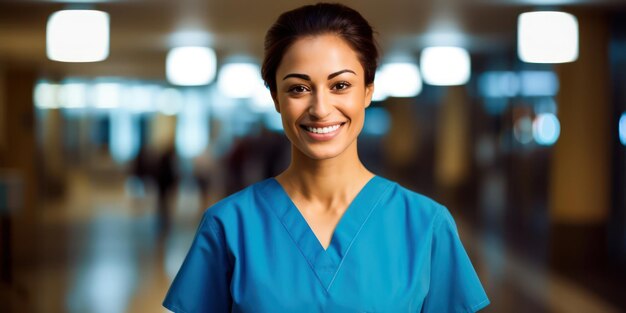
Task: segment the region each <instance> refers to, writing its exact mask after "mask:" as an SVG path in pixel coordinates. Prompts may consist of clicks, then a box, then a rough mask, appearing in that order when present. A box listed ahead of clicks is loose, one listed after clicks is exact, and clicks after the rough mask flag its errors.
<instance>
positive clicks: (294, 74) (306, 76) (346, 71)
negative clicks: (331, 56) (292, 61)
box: [283, 69, 356, 81]
mask: <svg viewBox="0 0 626 313" xmlns="http://www.w3.org/2000/svg"><path fill="white" fill-rule="evenodd" d="M343 73H352V74H354V75H356V73H355V72H354V71H352V70H348V69H346V70H341V71H337V72H334V73H332V74H330V75H328V78H327V79H329V80H330V79H333V78H335V77H337V76H339V75H341V74H343ZM289 77H295V78H300V79H303V80H308V81H311V77H310V76H309V75H306V74H298V73H292V74H287V75H286V76H285V77H283V80H285V79H287V78H289Z"/></svg>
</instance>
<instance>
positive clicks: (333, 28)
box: [261, 3, 378, 93]
mask: <svg viewBox="0 0 626 313" xmlns="http://www.w3.org/2000/svg"><path fill="white" fill-rule="evenodd" d="M322 34H335V35H338V36H339V37H341V38H342V39H343V40H345V41H346V42H347V43H348V45H350V47H352V49H353V50H354V51H355V52H356V54H357V56H358V58H359V62H360V63H361V65H362V66H363V69H364V71H365V85H369V84H371V83H373V82H374V75H375V74H376V67H377V66H378V49H377V45H376V41H375V40H374V36H373V30H372V27H371V26H370V25H369V23H368V22H367V21H366V20H365V18H363V16H361V14H359V12H357V11H355V10H353V9H351V8H349V7H347V6H345V5H342V4H336V3H318V4H314V5H306V6H303V7H300V8H297V9H295V10H291V11H288V12H285V13H283V14H281V15H280V16H279V17H278V19H277V20H276V22H275V23H274V25H272V27H270V29H269V30H268V31H267V34H266V35H265V57H264V59H263V65H262V67H261V75H262V76H263V80H264V81H265V85H266V86H267V87H269V89H270V91H271V92H272V93H275V92H276V70H277V69H278V66H279V65H280V62H281V61H282V59H283V55H284V54H285V52H286V51H287V49H289V47H290V46H291V45H292V44H293V43H294V42H295V41H296V40H298V39H300V38H302V37H306V36H315V35H322Z"/></svg>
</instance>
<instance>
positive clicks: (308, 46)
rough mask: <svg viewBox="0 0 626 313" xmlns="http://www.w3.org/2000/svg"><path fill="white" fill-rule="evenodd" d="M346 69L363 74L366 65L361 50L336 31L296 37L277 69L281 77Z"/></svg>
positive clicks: (312, 74)
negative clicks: (355, 48)
mask: <svg viewBox="0 0 626 313" xmlns="http://www.w3.org/2000/svg"><path fill="white" fill-rule="evenodd" d="M342 69H351V70H353V71H355V72H356V73H357V74H358V75H359V76H362V74H363V67H362V66H361V63H360V62H359V59H358V55H357V53H356V52H355V51H354V50H353V49H352V47H350V45H349V44H348V43H347V42H346V41H345V40H344V39H342V38H341V37H339V36H337V35H332V34H325V35H318V36H309V37H304V38H300V39H298V40H296V41H295V42H294V43H293V44H292V45H291V47H289V49H287V51H286V52H285V55H284V56H283V58H282V60H281V62H280V65H279V66H278V69H277V71H276V74H277V76H278V77H279V80H280V77H282V76H281V74H283V75H284V74H288V73H302V74H307V75H311V76H314V75H315V74H319V75H323V76H324V77H325V76H327V75H328V74H329V73H333V72H336V71H338V70H342Z"/></svg>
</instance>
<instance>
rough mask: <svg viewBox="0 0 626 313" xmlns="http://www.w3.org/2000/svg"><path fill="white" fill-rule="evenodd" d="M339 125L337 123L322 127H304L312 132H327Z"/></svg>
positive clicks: (332, 130)
mask: <svg viewBox="0 0 626 313" xmlns="http://www.w3.org/2000/svg"><path fill="white" fill-rule="evenodd" d="M339 126H341V124H337V125H334V126H328V127H322V128H315V127H308V126H307V127H306V130H308V131H310V132H312V133H316V134H327V133H330V132H334V131H335V130H337V128H339Z"/></svg>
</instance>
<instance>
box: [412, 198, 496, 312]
mask: <svg viewBox="0 0 626 313" xmlns="http://www.w3.org/2000/svg"><path fill="white" fill-rule="evenodd" d="M434 227H435V228H434V234H433V242H432V249H431V273H430V275H431V276H430V288H429V291H428V294H427V295H426V299H425V301H424V306H423V308H422V312H438V313H439V312H476V311H478V310H480V309H482V308H484V307H486V306H487V305H489V299H488V298H487V294H485V290H484V289H483V287H482V285H481V283H480V280H479V279H478V275H477V274H476V271H475V270H474V267H473V266H472V263H471V262H470V259H469V257H468V255H467V253H466V252H465V249H464V248H463V244H462V243H461V240H460V238H459V235H458V231H457V228H456V224H455V223H454V219H453V218H452V216H451V215H450V212H449V211H448V209H446V208H445V207H442V210H441V212H440V214H439V216H438V220H437V221H435V225H434Z"/></svg>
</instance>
